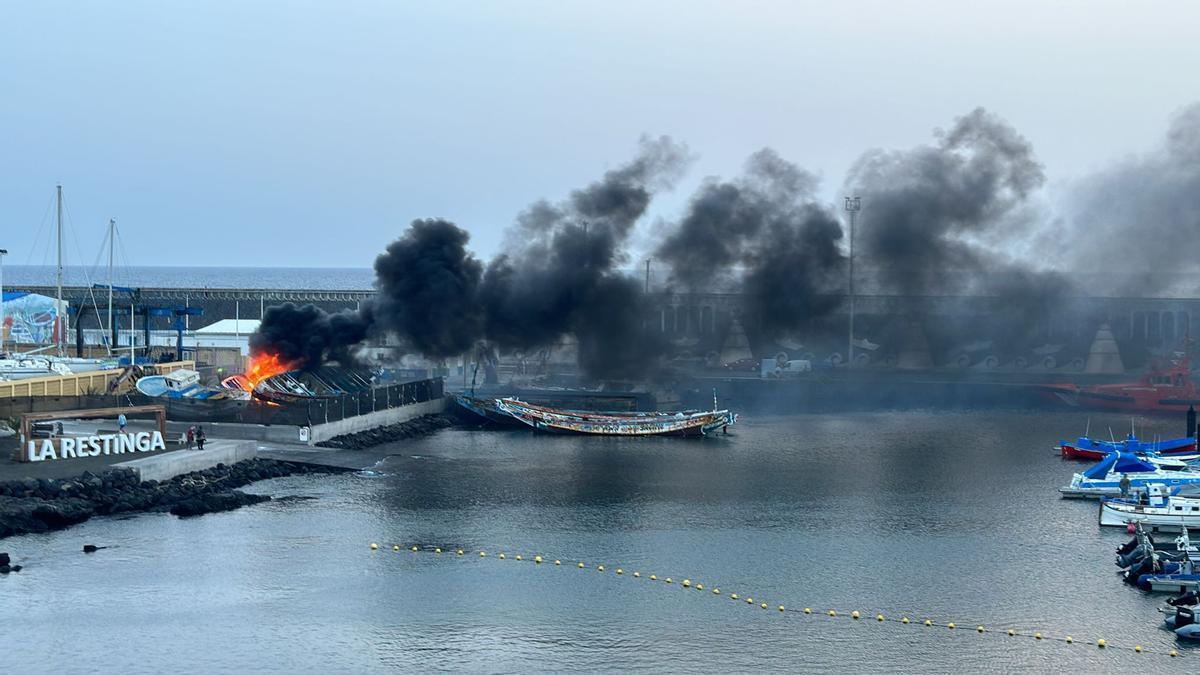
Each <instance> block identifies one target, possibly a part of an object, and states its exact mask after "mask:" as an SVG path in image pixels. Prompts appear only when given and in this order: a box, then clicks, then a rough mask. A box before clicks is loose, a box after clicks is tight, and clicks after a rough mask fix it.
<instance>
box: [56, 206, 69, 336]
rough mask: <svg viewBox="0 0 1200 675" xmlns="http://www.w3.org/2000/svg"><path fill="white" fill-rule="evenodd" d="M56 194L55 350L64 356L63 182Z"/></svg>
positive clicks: (65, 325)
mask: <svg viewBox="0 0 1200 675" xmlns="http://www.w3.org/2000/svg"><path fill="white" fill-rule="evenodd" d="M54 196H55V199H54V202H55V209H56V211H57V213H58V218H57V221H58V228H57V229H58V237H57V238H58V284H57V291H56V295H55V296H54V314H55V317H54V318H55V320H56V321H57V322H58V330H57V331H55V337H54V345H55V350H56V351H57V352H58V355H59V356H62V355H63V331H64V330H66V327H67V324H66V321H65V320H64V319H65V318H66V317H64V316H63V314H64V313H65V312H63V300H62V286H63V264H62V238H63V237H62V234H63V233H62V211H63V209H62V184H61V183H60V184H58V185H55V186H54Z"/></svg>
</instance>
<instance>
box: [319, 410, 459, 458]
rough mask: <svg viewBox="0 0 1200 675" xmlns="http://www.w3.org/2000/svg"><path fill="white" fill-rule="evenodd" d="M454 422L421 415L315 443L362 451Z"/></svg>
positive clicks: (450, 424)
mask: <svg viewBox="0 0 1200 675" xmlns="http://www.w3.org/2000/svg"><path fill="white" fill-rule="evenodd" d="M456 421H457V420H456V419H455V418H453V417H450V416H449V415H422V416H421V417H417V418H414V419H411V420H409V421H407V422H401V423H400V424H392V425H389V426H386V427H378V428H376V429H368V430H366V431H360V432H358V433H355V434H345V435H343V436H336V437H334V438H331V439H329V440H327V441H322V442H320V443H317V445H318V446H320V447H322V448H338V449H340V450H364V449H366V448H371V447H374V446H376V445H382V444H383V443H391V442H394V441H399V440H404V439H406V438H415V437H417V436H425V435H427V434H431V433H433V432H435V431H437V430H439V429H445V428H446V427H451V426H454V424H455V423H456Z"/></svg>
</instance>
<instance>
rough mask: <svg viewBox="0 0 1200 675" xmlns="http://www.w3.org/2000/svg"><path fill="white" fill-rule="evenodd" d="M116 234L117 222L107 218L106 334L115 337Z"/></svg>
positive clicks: (110, 348) (111, 345)
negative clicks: (114, 277) (114, 283)
mask: <svg viewBox="0 0 1200 675" xmlns="http://www.w3.org/2000/svg"><path fill="white" fill-rule="evenodd" d="M116 234H117V220H116V218H109V219H108V334H109V335H116V332H114V331H113V305H112V301H113V238H114V237H116ZM105 342H108V340H105ZM115 348H116V345H113V344H110V345H109V346H108V353H109V354H112V353H113V349H115ZM131 365H132V364H131Z"/></svg>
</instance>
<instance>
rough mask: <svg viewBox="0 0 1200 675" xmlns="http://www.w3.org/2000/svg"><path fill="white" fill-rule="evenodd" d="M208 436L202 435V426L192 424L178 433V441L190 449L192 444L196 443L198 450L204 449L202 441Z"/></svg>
mask: <svg viewBox="0 0 1200 675" xmlns="http://www.w3.org/2000/svg"><path fill="white" fill-rule="evenodd" d="M206 440H208V438H207V437H206V436H205V435H204V427H202V426H200V425H198V424H194V425H192V426H190V427H188V428H187V431H186V432H184V433H182V434H180V435H179V443H180V444H181V445H183V446H184V447H185V448H187V449H188V450H191V449H192V444H195V445H196V448H197V449H199V450H203V449H204V441H206Z"/></svg>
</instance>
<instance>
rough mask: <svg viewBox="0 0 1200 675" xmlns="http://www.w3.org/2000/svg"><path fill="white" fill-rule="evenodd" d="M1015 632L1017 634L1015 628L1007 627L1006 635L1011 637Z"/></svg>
mask: <svg viewBox="0 0 1200 675" xmlns="http://www.w3.org/2000/svg"><path fill="white" fill-rule="evenodd" d="M1016 634H1017V631H1015V630H1013V629H1011V628H1009V629H1008V637H1012V636H1014V635H1016Z"/></svg>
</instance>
